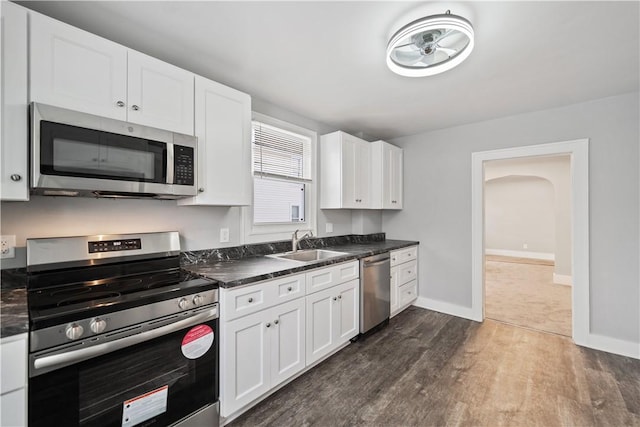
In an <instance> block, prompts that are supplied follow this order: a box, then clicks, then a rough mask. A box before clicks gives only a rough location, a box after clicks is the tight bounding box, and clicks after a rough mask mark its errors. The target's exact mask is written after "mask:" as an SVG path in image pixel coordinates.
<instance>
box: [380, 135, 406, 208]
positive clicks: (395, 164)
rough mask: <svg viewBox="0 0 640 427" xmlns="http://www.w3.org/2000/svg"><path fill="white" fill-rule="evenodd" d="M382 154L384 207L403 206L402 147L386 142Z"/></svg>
mask: <svg viewBox="0 0 640 427" xmlns="http://www.w3.org/2000/svg"><path fill="white" fill-rule="evenodd" d="M382 150H383V155H382V162H383V165H382V208H383V209H401V208H402V149H401V148H399V147H395V146H393V145H391V144H387V143H384V145H383V148H382Z"/></svg>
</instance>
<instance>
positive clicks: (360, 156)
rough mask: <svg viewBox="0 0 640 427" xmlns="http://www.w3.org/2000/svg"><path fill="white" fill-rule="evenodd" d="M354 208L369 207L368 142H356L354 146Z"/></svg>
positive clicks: (369, 172)
mask: <svg viewBox="0 0 640 427" xmlns="http://www.w3.org/2000/svg"><path fill="white" fill-rule="evenodd" d="M354 156H355V164H354V171H355V174H356V178H355V194H356V201H357V202H356V208H358V209H366V208H370V207H371V146H370V144H369V143H368V142H366V141H362V140H357V141H356V142H355V145H354Z"/></svg>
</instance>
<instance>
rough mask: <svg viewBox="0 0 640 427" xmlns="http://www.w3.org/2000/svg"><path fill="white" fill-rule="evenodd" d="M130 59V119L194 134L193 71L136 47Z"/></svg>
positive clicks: (130, 51)
mask: <svg viewBox="0 0 640 427" xmlns="http://www.w3.org/2000/svg"><path fill="white" fill-rule="evenodd" d="M128 62H129V65H128V84H129V89H128V107H127V117H128V120H129V121H130V122H132V123H138V124H141V125H146V126H153V127H157V128H161V129H167V130H172V131H174V132H179V133H184V134H188V135H193V108H194V107H193V96H194V87H193V86H194V75H193V73H191V72H189V71H187V70H183V69H182V68H178V67H176V66H174V65H171V64H168V63H166V62H163V61H160V60H159V59H156V58H153V57H151V56H148V55H145V54H143V53H140V52H136V51H134V50H129V54H128Z"/></svg>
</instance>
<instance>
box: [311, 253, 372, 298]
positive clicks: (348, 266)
mask: <svg viewBox="0 0 640 427" xmlns="http://www.w3.org/2000/svg"><path fill="white" fill-rule="evenodd" d="M358 277H360V262H359V261H351V262H347V263H344V264H338V265H333V266H331V267H326V268H319V269H318V270H313V271H311V272H309V273H307V278H306V279H307V280H306V282H307V283H306V286H307V294H311V293H313V292H317V291H320V290H322V289H327V288H330V287H331V286H335V285H339V284H340V283H344V282H348V281H349V280H353V279H357V278H358Z"/></svg>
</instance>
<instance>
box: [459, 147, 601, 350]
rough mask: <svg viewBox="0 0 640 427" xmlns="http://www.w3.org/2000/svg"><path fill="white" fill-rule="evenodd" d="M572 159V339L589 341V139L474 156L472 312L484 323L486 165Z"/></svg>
mask: <svg viewBox="0 0 640 427" xmlns="http://www.w3.org/2000/svg"><path fill="white" fill-rule="evenodd" d="M558 154H569V155H570V156H571V246H572V251H571V269H572V274H573V286H572V287H571V288H572V292H571V293H572V294H571V313H572V319H571V320H572V336H573V341H574V342H575V343H576V344H581V345H586V344H587V342H588V339H589V329H590V328H589V139H588V138H585V139H576V140H572V141H565V142H554V143H549V144H540V145H528V146H523V147H513V148H505V149H499V150H490V151H480V152H475V153H471V269H472V270H471V287H472V294H471V312H472V313H473V320H476V321H478V322H482V321H483V320H484V245H485V239H484V237H485V236H484V162H486V161H488V160H501V159H512V158H518V157H531V156H549V155H558Z"/></svg>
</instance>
